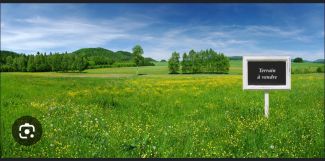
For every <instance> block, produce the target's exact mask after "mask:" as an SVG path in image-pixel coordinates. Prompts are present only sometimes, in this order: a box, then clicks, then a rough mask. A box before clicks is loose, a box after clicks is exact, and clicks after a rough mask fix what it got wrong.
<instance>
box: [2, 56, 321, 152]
mask: <svg viewBox="0 0 325 161" xmlns="http://www.w3.org/2000/svg"><path fill="white" fill-rule="evenodd" d="M241 66H242V64H241V61H231V63H230V72H229V74H174V75H171V74H168V68H167V64H166V63H159V64H157V65H156V66H148V67H140V68H139V73H140V75H138V76H137V75H135V72H136V68H135V67H121V68H100V69H87V70H85V71H84V72H82V73H61V72H58V73H56V72H36V73H28V72H14V73H1V126H2V128H1V144H2V149H1V153H2V157H4V158H13V157H33V158H34V157H37V158H39V157H41V158H42V157H51V158H58V157H76V158H79V157H82V158H83V157H86V158H89V157H122V158H124V157H128V158H129V157H131V158H133V157H136V158H138V157H142V158H152V157H158V158H166V157H207V158H211V157H213V158H215V157H216V158H224V157H230V158H235V157H236V158H237V157H240V158H252V157H262V158H264V157H271V158H297V157H307V158H315V157H316V158H320V157H325V152H324V149H325V147H324V141H325V140H324V73H316V72H314V71H315V70H316V69H317V68H318V67H324V64H318V63H292V71H293V72H294V71H297V72H296V73H293V74H292V80H291V81H292V87H291V90H287V91H270V116H269V118H265V117H264V109H263V108H264V93H263V91H243V89H242V75H241V74H242V67H241ZM298 71H299V72H298ZM24 115H30V116H34V117H36V118H38V120H39V121H40V122H41V124H42V127H43V135H42V138H41V140H40V141H39V142H37V143H36V144H34V145H32V146H22V145H19V144H18V143H16V142H15V141H14V139H13V137H12V134H11V126H12V124H13V123H14V121H15V120H16V119H17V118H19V117H21V116H24Z"/></svg>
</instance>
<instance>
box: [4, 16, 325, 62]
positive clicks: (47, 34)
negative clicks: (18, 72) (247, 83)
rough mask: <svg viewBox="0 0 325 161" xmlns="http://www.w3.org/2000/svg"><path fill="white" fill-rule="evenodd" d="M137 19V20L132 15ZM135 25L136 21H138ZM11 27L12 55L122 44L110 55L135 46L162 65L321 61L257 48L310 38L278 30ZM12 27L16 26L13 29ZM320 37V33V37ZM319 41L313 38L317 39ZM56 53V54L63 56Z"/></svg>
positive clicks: (144, 21)
mask: <svg viewBox="0 0 325 161" xmlns="http://www.w3.org/2000/svg"><path fill="white" fill-rule="evenodd" d="M137 16H138V17H139V16H140V17H141V15H137ZM139 19H141V21H139ZM15 23H16V24H15V25H12V24H10V23H7V22H6V24H5V23H4V22H1V31H2V32H1V47H2V49H9V50H13V51H17V52H22V51H24V52H29V53H32V52H35V51H54V50H58V49H63V50H64V51H73V50H76V49H79V48H84V47H107V44H114V43H115V42H116V41H120V42H122V45H120V46H122V47H121V48H120V49H118V48H117V47H116V46H114V45H110V47H107V48H109V49H116V50H129V51H130V50H131V48H132V47H131V46H132V45H135V44H132V45H131V46H129V45H130V44H131V43H140V44H141V45H142V46H143V48H144V52H145V56H147V57H153V58H155V59H167V58H168V57H169V56H170V54H171V52H173V51H178V52H180V53H183V52H188V51H189V50H190V49H194V50H205V49H208V48H212V49H214V50H216V51H218V52H223V53H225V54H226V55H233V56H234V55H247V54H253V55H254V54H256V55H274V54H275V55H277V54H278V55H290V56H298V55H299V56H302V57H306V58H311V59H314V58H322V57H323V54H324V51H310V53H309V51H308V52H307V51H291V50H275V49H272V50H269V49H266V48H263V47H262V46H260V43H261V41H262V42H265V38H266V39H268V38H270V37H272V38H276V39H279V40H290V41H294V42H296V43H297V44H300V43H308V42H310V40H311V39H312V36H311V35H306V34H304V30H303V29H300V28H281V27H278V26H265V25H260V26H259V25H248V26H238V25H221V26H202V25H198V26H195V25H194V26H185V25H184V26H177V27H173V28H168V27H167V29H164V30H162V31H160V32H155V30H154V29H151V27H152V26H151V25H152V24H155V23H159V24H160V25H164V23H163V22H159V21H157V20H154V19H152V18H150V17H148V16H143V17H141V18H134V17H131V16H129V17H126V16H125V17H115V18H114V19H92V20H90V19H80V18H75V17H74V18H71V17H70V18H69V17H66V18H63V19H50V18H45V17H41V16H36V17H30V18H25V19H16V20H15ZM17 24H18V25H17ZM322 35H323V37H324V31H322ZM318 36H319V35H318ZM123 42H125V44H127V45H124V44H123ZM64 51H59V52H64Z"/></svg>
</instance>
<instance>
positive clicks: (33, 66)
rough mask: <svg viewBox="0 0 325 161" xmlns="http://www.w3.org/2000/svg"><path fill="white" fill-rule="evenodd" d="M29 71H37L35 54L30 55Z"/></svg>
mask: <svg viewBox="0 0 325 161" xmlns="http://www.w3.org/2000/svg"><path fill="white" fill-rule="evenodd" d="M27 71H28V72H35V71H36V65H35V62H34V55H30V56H28V62H27Z"/></svg>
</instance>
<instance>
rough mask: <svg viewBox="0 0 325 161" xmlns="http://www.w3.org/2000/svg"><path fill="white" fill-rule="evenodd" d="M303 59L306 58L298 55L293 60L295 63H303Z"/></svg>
mask: <svg viewBox="0 0 325 161" xmlns="http://www.w3.org/2000/svg"><path fill="white" fill-rule="evenodd" d="M303 61H304V60H303V59H302V58H300V57H296V58H294V59H293V62H295V63H302V62H303Z"/></svg>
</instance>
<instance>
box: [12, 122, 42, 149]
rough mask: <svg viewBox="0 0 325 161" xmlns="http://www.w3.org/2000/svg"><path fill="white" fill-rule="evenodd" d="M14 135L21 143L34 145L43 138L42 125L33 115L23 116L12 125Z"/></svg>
mask: <svg viewBox="0 0 325 161" xmlns="http://www.w3.org/2000/svg"><path fill="white" fill-rule="evenodd" d="M12 136H13V137H14V139H15V140H16V141H17V142H18V143H19V144H21V145H25V146H29V145H33V144H35V143H37V142H38V141H39V140H40V139H41V136H42V125H41V123H40V122H39V121H38V120H37V119H36V118H34V117H32V116H23V117H21V118H19V119H17V120H16V121H15V123H14V124H13V125H12Z"/></svg>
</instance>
